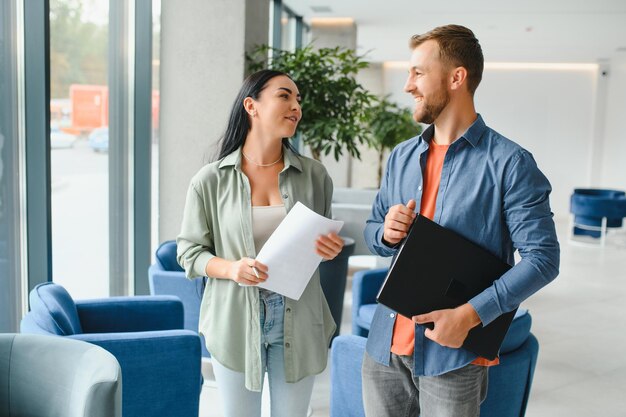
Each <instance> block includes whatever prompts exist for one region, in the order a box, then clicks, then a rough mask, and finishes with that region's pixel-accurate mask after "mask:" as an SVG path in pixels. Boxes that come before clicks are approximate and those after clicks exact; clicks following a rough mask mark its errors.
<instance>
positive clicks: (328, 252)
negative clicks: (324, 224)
mask: <svg viewBox="0 0 626 417" xmlns="http://www.w3.org/2000/svg"><path fill="white" fill-rule="evenodd" d="M341 249H343V239H341V238H340V237H339V236H338V235H337V233H334V232H333V233H329V234H327V235H321V236H320V237H318V238H317V240H316V241H315V252H316V253H317V254H318V255H319V256H321V257H322V258H324V259H325V260H327V261H330V260H331V259H335V257H336V256H337V255H339V252H341Z"/></svg>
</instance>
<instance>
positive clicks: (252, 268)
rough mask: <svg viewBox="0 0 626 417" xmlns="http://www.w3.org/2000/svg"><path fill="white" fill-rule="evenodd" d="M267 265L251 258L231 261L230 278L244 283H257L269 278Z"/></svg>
mask: <svg viewBox="0 0 626 417" xmlns="http://www.w3.org/2000/svg"><path fill="white" fill-rule="evenodd" d="M267 276H268V275H267V266H265V265H263V264H262V263H261V262H259V261H257V260H255V259H251V258H241V259H240V260H238V261H234V262H231V263H230V266H229V267H228V278H229V279H232V280H233V281H235V282H237V283H239V284H244V285H257V284H260V283H261V282H265V280H266V279H267Z"/></svg>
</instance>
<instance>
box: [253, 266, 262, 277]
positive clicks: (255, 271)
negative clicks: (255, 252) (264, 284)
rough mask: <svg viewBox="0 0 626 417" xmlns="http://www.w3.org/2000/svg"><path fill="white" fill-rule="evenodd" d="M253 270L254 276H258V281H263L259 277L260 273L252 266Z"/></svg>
mask: <svg viewBox="0 0 626 417" xmlns="http://www.w3.org/2000/svg"><path fill="white" fill-rule="evenodd" d="M251 268H252V272H254V275H256V277H257V278H258V279H261V277H260V276H259V271H257V270H256V268H255V267H254V266H252V267H251Z"/></svg>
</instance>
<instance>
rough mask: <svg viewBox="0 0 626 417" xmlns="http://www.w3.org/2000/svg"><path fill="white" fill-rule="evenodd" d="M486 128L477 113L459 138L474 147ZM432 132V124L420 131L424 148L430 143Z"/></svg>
mask: <svg viewBox="0 0 626 417" xmlns="http://www.w3.org/2000/svg"><path fill="white" fill-rule="evenodd" d="M486 129H487V125H486V124H485V121H484V120H483V118H482V116H481V115H480V114H478V117H476V120H475V121H474V123H472V125H471V126H470V127H469V128H468V129H467V130H466V131H465V133H463V134H462V135H461V138H463V139H465V140H466V141H468V142H469V143H470V144H471V145H472V146H474V147H476V145H478V142H480V138H481V136H482V135H483V133H484V132H485V130H486ZM434 134H435V125H434V124H432V125H430V126H428V127H427V128H426V130H424V131H423V132H422V134H421V138H422V141H423V142H424V143H423V146H424V147H425V148H426V147H427V144H428V143H430V141H431V140H432V138H433V135H434ZM459 139H460V138H459ZM457 141H458V140H456V141H454V142H457Z"/></svg>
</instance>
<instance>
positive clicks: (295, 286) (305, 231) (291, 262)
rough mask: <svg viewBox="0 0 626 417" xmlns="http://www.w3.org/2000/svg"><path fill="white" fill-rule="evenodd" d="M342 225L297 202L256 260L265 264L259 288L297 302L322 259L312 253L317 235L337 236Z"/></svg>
mask: <svg viewBox="0 0 626 417" xmlns="http://www.w3.org/2000/svg"><path fill="white" fill-rule="evenodd" d="M342 226H343V222H342V221H340V220H330V219H327V218H326V217H324V216H320V215H319V214H317V213H315V212H314V211H312V210H311V209H309V208H308V207H307V206H305V205H304V204H302V203H300V202H299V201H298V202H297V203H296V205H295V206H294V207H293V208H292V209H291V210H290V211H289V213H288V214H287V216H285V218H284V219H283V221H282V222H281V223H280V224H279V225H278V227H277V228H276V230H274V233H272V235H271V236H270V237H269V239H267V241H266V242H265V244H264V245H263V247H262V248H261V251H260V252H259V253H258V254H257V257H256V260H257V261H259V262H261V263H263V264H265V265H267V267H268V269H269V270H268V278H267V280H266V281H265V282H263V283H261V284H258V286H259V287H260V288H265V289H268V290H270V291H274V292H277V293H279V294H282V295H284V296H286V297H289V298H291V299H294V300H299V299H300V296H301V295H302V293H303V292H304V289H305V288H306V286H307V284H308V283H309V280H310V279H311V277H312V276H313V273H314V272H315V269H316V268H317V267H318V266H319V264H320V262H321V261H322V257H321V256H319V255H318V254H317V253H316V252H315V241H316V240H317V238H318V237H319V236H320V235H325V234H328V233H331V232H335V233H339V230H341V227H342Z"/></svg>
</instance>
